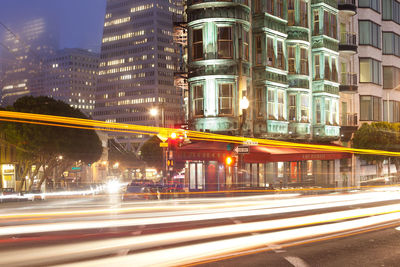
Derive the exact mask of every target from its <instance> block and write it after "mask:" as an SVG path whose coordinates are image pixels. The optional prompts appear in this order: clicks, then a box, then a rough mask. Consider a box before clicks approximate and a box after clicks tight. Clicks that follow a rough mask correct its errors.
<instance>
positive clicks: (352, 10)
mask: <svg viewBox="0 0 400 267" xmlns="http://www.w3.org/2000/svg"><path fill="white" fill-rule="evenodd" d="M338 9H339V11H340V12H343V13H345V14H348V15H349V16H354V15H355V14H356V13H357V6H356V0H339V1H338Z"/></svg>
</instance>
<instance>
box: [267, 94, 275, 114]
mask: <svg viewBox="0 0 400 267" xmlns="http://www.w3.org/2000/svg"><path fill="white" fill-rule="evenodd" d="M275 96H276V94H275V90H274V89H268V119H269V120H276V114H275Z"/></svg>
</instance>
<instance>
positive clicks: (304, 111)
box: [300, 94, 310, 122]
mask: <svg viewBox="0 0 400 267" xmlns="http://www.w3.org/2000/svg"><path fill="white" fill-rule="evenodd" d="M309 102H310V101H309V97H308V95H305V94H302V95H301V108H300V113H301V122H308V116H309V110H310V106H309Z"/></svg>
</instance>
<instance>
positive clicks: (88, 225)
mask: <svg viewBox="0 0 400 267" xmlns="http://www.w3.org/2000/svg"><path fill="white" fill-rule="evenodd" d="M375 197H377V195H375ZM379 198H380V201H386V200H395V199H400V196H398V194H393V195H392V196H390V195H389V194H385V195H382V196H380V197H379ZM345 199H346V198H345ZM314 200H318V199H314ZM319 200H320V201H323V202H320V203H311V204H310V203H309V204H305V203H306V202H305V201H299V203H297V206H289V205H290V200H288V201H283V202H282V201H280V202H281V203H276V204H275V205H274V204H273V203H270V204H267V205H254V206H246V210H244V207H243V206H241V207H235V208H229V207H227V208H224V209H218V210H214V211H210V210H204V211H202V210H199V209H198V208H195V207H192V208H193V211H191V212H184V211H176V212H168V213H165V212H160V213H151V217H148V218H146V217H144V218H134V219H121V220H96V221H82V222H67V223H48V224H35V225H17V226H4V227H0V236H11V235H20V234H28V233H45V232H53V231H69V230H83V229H86V230H87V229H97V228H112V227H124V226H133V225H136V226H138V225H157V224H168V223H179V222H188V223H189V222H194V221H205V220H215V219H226V218H240V217H249V216H260V215H261V216H262V215H274V214H284V213H290V212H300V211H309V210H316V209H324V208H325V209H326V208H334V207H341V206H349V205H357V204H366V203H372V202H377V201H376V200H374V197H371V195H369V194H366V195H365V198H363V199H354V200H349V198H347V200H342V201H340V200H338V197H337V196H335V197H333V196H332V197H323V198H322V199H319ZM292 205H293V204H292ZM79 212H80V213H81V214H82V215H83V214H87V213H86V211H79ZM144 215H146V214H142V215H141V216H144ZM38 216H39V215H38ZM40 216H42V217H43V216H49V214H40ZM39 218H41V217H39ZM155 218H157V219H156V220H155Z"/></svg>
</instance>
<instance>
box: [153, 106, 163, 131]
mask: <svg viewBox="0 0 400 267" xmlns="http://www.w3.org/2000/svg"><path fill="white" fill-rule="evenodd" d="M157 115H158V108H151V109H150V116H152V117H156V116H157ZM157 126H158V125H157ZM161 126H162V127H165V112H164V106H161Z"/></svg>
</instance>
